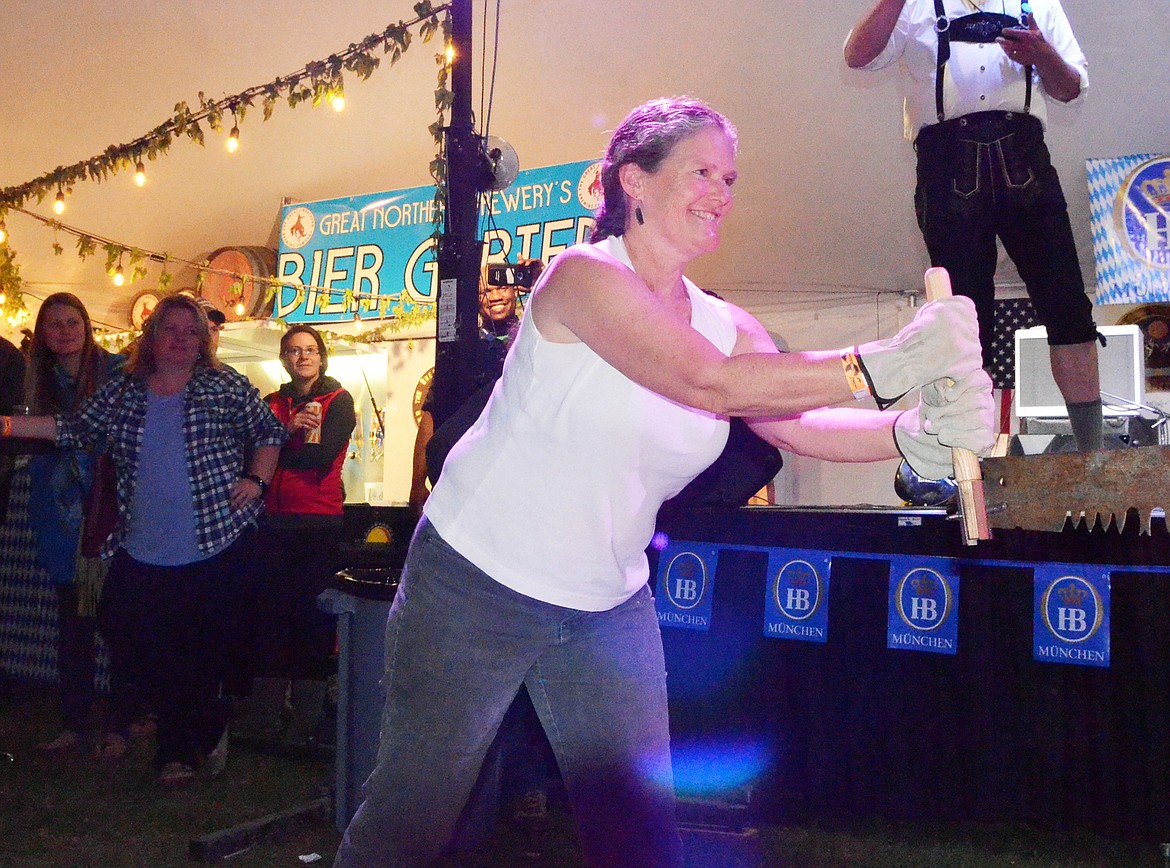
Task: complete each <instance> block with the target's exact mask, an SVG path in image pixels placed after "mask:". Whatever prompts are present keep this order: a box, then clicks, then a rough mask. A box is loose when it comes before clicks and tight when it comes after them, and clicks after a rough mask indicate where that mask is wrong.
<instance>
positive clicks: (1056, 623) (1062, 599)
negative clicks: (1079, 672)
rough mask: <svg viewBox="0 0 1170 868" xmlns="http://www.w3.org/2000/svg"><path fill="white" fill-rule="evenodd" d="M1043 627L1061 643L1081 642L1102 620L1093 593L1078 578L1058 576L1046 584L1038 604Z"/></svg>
mask: <svg viewBox="0 0 1170 868" xmlns="http://www.w3.org/2000/svg"><path fill="white" fill-rule="evenodd" d="M1041 614H1042V617H1043V619H1044V625H1045V626H1046V627H1047V628H1048V629H1049V630H1050V631H1051V632H1052V635H1054V636H1055V637H1056V638H1058V639H1061V640H1062V641H1064V642H1070V643H1079V642H1085V641H1087V640H1089V639H1091V638H1093V636H1094V635H1095V634H1096V633H1097V630H1098V629H1100V627H1101V623H1102V621H1103V620H1104V606H1103V604H1102V601H1101V597H1100V595H1099V594H1098V593H1097V589H1096V588H1095V587H1093V585H1092V584H1091V583H1090V582H1088V581H1086V580H1085V579H1083V578H1081V577H1080V576H1062V577H1061V578H1059V579H1057V580H1056V581H1054V582H1052V583H1051V584H1049V586H1048V588H1047V589H1046V590H1045V591H1044V596H1043V598H1042V601H1041Z"/></svg>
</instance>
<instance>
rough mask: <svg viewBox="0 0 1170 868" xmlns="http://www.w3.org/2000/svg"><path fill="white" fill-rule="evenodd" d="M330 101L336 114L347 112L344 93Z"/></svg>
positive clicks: (336, 95) (334, 96)
mask: <svg viewBox="0 0 1170 868" xmlns="http://www.w3.org/2000/svg"><path fill="white" fill-rule="evenodd" d="M329 101H330V102H331V103H333V110H334V111H335V112H342V111H345V94H343V93H338V94H334V95H333V98H332V99H330V100H329Z"/></svg>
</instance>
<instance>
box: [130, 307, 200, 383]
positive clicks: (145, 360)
mask: <svg viewBox="0 0 1170 868" xmlns="http://www.w3.org/2000/svg"><path fill="white" fill-rule="evenodd" d="M173 310H185V311H189V312H190V313H191V314H192V315H193V316H194V317H195V328H196V330H197V331H198V332H199V358H198V359H197V360H196V361H195V364H196V366H200V365H201V366H203V367H207V368H218V367H220V365H221V362H220V361H219V360H218V359H217V358H216V357H215V351H214V350H212V348H211V326H210V325H209V324H208V322H207V314H206V313H205V312H204V311H203V307H202V306H201V305H200V304H199V302H198V301H197V300H196V299H195V298H193V297H192V296H189V295H182V294H176V295H168V296H166V297H165V298H163V299H162V300H161V301H160V302H159V303H158V304H156V305H155V307H154V310H153V311H151V313H150V316H149V317H148V318H147V320H146V322H145V323H143V324H142V334H141V335H140V336H139V338H138V340H136V341H134V343H133V344H132V345H131V346H130V358H129V360H128V361H127V362H126V371H127V373H130V374H133V375H135V376H139V377H146V376H149V375H150V374H153V373H154V372H155V371H156V370H157V368H158V365H157V363H156V362H155V357H154V348H155V345H156V344H157V343H158V333H159V329H161V328H162V321H163V320H164V319H165V318H166V315H167V314H168V313H170V312H171V311H173Z"/></svg>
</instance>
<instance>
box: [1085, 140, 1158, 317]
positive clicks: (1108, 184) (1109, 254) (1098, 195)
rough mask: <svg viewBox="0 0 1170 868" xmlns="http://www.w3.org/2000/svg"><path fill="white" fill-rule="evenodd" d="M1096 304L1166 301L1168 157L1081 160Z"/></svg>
mask: <svg viewBox="0 0 1170 868" xmlns="http://www.w3.org/2000/svg"><path fill="white" fill-rule="evenodd" d="M1086 170H1087V172H1088V177H1089V208H1090V211H1091V214H1092V227H1093V258H1094V260H1095V261H1096V265H1097V304H1144V303H1146V302H1156V301H1170V156H1155V155H1153V154H1134V155H1131V156H1128V157H1115V158H1112V159H1100V160H1087V161H1086Z"/></svg>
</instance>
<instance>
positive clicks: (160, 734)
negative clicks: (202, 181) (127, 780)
mask: <svg viewBox="0 0 1170 868" xmlns="http://www.w3.org/2000/svg"><path fill="white" fill-rule="evenodd" d="M0 424H2V426H3V427H2V428H0V433H3V434H12V435H15V436H21V437H40V438H44V439H48V440H56V442H57V444H58V445H59V446H61V447H63V448H66V449H78V448H90V447H93V446H96V445H98V444H100V443H102V442H105V443H106V448H107V449H108V451H109V454H110V456H111V458H112V460H113V462H114V465H115V467H116V470H117V489H118V522H117V525H116V527H115V529H114V530H113V532H112V533H111V534H110V536H109V538H108V539H107V540H106V544H105V547H104V549H103V552H102V554H103V556H106V557H112V561H111V563H110V569H109V574H108V575H107V577H106V581H105V585H104V587H103V589H102V597H101V602H100V604H99V609H98V623H99V628H100V629H101V631H102V635H103V636H104V637H105V639H106V641H107V643H108V644H109V646H110V653H111V666H112V667H113V668H114V669H115V670H118V669H121V670H123V671H126V672H128V673H130V674H129V676H128V680H130V681H132V682H133V683H135V684H136V685H137V686H138V687H140V689H141V690H142V691H143V693H144V694H145V696H146V698H147V701H148V702H149V703H150V706H151V707H152V708H153V709H155V710H156V711H157V713H158V730H157V753H156V764H157V768H158V772H159V775H158V782H159V783H160V784H161V785H163V786H172V787H173V786H180V785H183V784H186V783H188V782H190V781H191V780H192V779H193V778H194V774H195V766H196V765H198V764H200V763H202V764H203V766H204V768H205V770H206V771H207V772H208V773H209V774H211V775H215V774H218V773H219V772H221V771H222V770H223V765H224V762H225V761H226V758H227V719H228V714H227V709H226V707H225V705H224V703H223V702H222V701H221V699H220V681H221V678H222V675H223V671H224V660H225V658H226V654H227V649H228V648H229V647H230V643H231V642H232V641H234V639H235V635H236V633H237V631H238V630H240V629H241V628H242V625H241V623H240V621H241V616H240V596H241V594H242V593H243V591H244V589H246V587H247V586H248V585H249V583H250V581H251V579H250V576H251V571H252V569H253V563H252V548H253V544H254V536H255V529H256V524H257V521H258V519H259V516H260V513H261V511H262V509H263V495H264V491H265V488H266V487H267V484H268V481H269V480H270V479H271V477H272V474H273V473H274V472H275V469H276V461H277V457H278V455H279V452H280V447H281V446H282V445H283V444H284V442H285V440H286V439H287V434H286V432H285V428H284V426H283V425H281V424H280V422H278V421H277V419H276V417H275V416H273V415H272V411H271V410H269V408H268V405H267V404H265V403H264V402H263V400H261V398H260V395H259V393H258V392H257V391H256V389H255V388H254V387H253V386H252V385H251V384H249V383H248V381H247V380H246V379H245V378H244V377H243V376H241V375H240V374H237V373H236V372H235V371H232V370H231V369H230V368H226V367H224V366H223V365H221V364H220V363H219V362H217V361H216V359H215V356H214V355H213V354H212V352H211V334H210V330H209V328H208V322H207V316H206V315H205V314H204V313H203V309H202V308H201V307H200V306H199V304H198V303H197V302H196V301H195V300H194V299H191V298H188V297H186V296H183V295H172V296H167V297H166V298H164V299H163V300H162V301H160V302H159V304H158V306H157V307H156V308H155V310H154V312H153V313H152V314H151V316H150V318H149V319H148V320H147V321H146V324H145V326H144V328H143V333H142V337H141V338H140V339H139V341H138V342H137V343H136V344H135V346H134V349H133V351H132V353H131V356H130V358H129V361H128V362H127V364H126V368H125V372H124V373H122V374H120V375H117V376H115V377H113V378H112V379H111V380H110V381H109V382H107V383H106V384H105V385H104V386H103V387H102V388H101V389H99V390H98V391H97V392H95V393H94V394H93V395H92V396H91V397H90V398H89V400H87V401H86V402H85V403H84V404H82V406H81V408H80V409H79V410H78V411H76V412H73V413H67V414H58V415H56V416H30V417H16V418H10V417H0Z"/></svg>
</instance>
